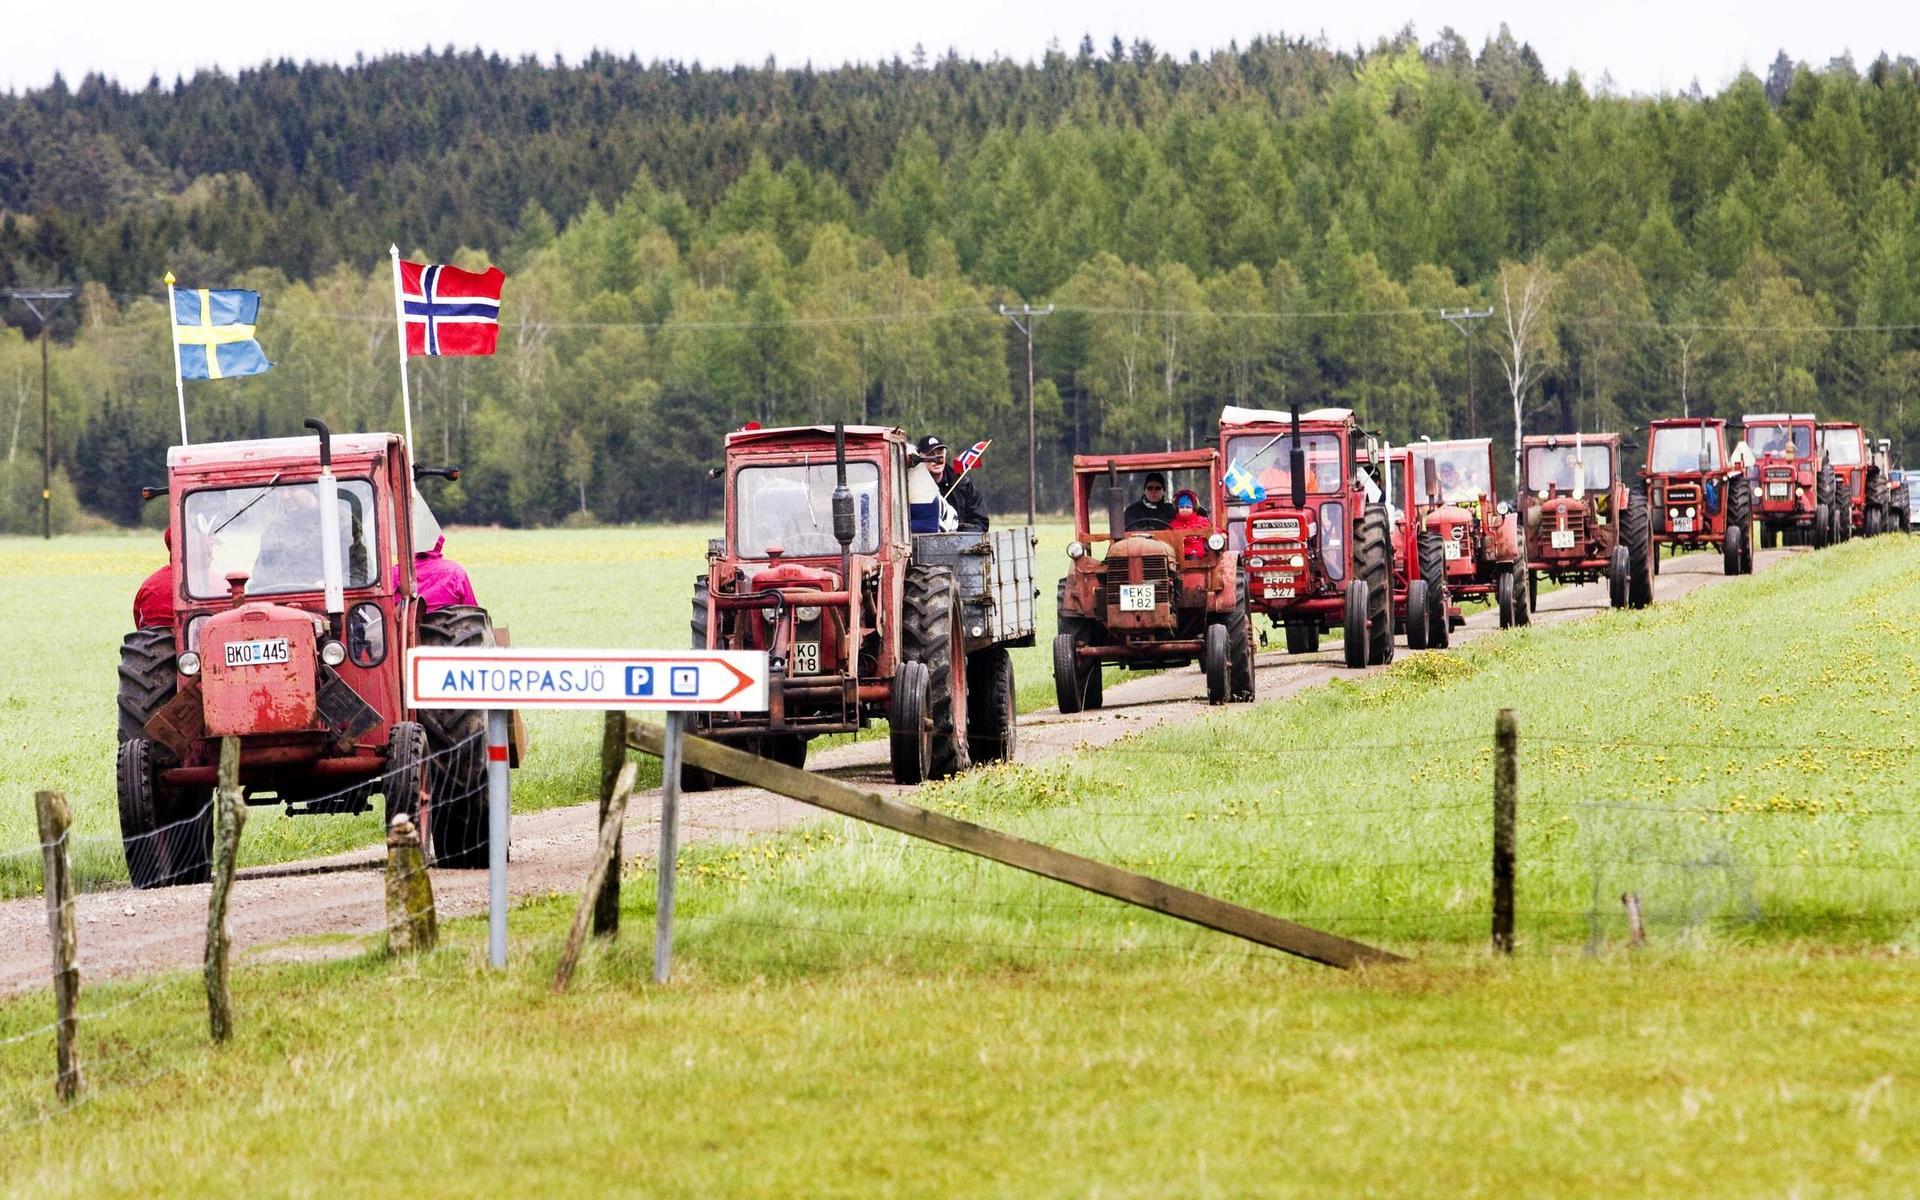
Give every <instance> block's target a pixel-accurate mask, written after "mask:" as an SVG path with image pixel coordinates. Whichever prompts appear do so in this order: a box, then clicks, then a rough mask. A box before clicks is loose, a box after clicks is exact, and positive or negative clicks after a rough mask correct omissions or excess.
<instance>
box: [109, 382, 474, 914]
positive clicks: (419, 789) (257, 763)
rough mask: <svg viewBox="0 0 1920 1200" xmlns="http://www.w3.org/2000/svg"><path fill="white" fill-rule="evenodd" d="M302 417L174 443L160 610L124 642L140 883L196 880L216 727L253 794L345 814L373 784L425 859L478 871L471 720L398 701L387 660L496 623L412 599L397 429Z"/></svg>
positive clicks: (126, 829) (413, 523)
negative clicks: (304, 433)
mask: <svg viewBox="0 0 1920 1200" xmlns="http://www.w3.org/2000/svg"><path fill="white" fill-rule="evenodd" d="M307 425H308V427H309V428H312V429H313V430H314V431H315V434H316V436H314V437H287V438H267V439H261V440H256V441H243V442H211V443H201V444H198V445H188V446H176V447H173V448H172V449H171V450H170V451H168V454H167V475H168V480H167V498H168V506H169V513H168V528H169V533H170V538H169V541H170V543H171V547H172V550H171V556H172V561H171V566H172V574H173V586H174V596H173V607H174V617H173V623H172V626H171V627H169V628H160V627H155V628H151V629H140V630H136V631H135V632H134V633H133V634H130V635H129V636H128V637H127V639H126V641H125V642H124V643H123V645H122V648H121V665H120V679H121V694H120V752H119V754H120V761H119V770H118V779H119V790H120V816H121V825H122V833H123V836H124V838H125V842H126V852H127V859H128V867H129V870H130V872H131V874H132V877H133V881H134V883H135V885H136V886H141V887H149V886H157V885H161V884H167V883H186V882H194V881H197V880H200V879H204V878H206V873H207V870H208V864H209V861H210V860H209V858H208V837H209V835H210V827H209V826H208V824H207V813H208V809H207V806H206V798H207V796H208V795H209V794H210V790H211V788H212V786H213V784H214V783H215V777H216V774H217V770H218V763H219V755H220V742H221V739H222V738H227V737H233V738H238V739H239V741H240V782H241V785H242V786H243V788H244V789H245V791H246V793H247V795H246V799H247V802H248V803H249V804H260V803H266V802H270V801H271V802H279V803H283V804H285V805H286V806H287V807H288V810H289V811H290V812H295V813H299V812H318V813H339V812H346V813H352V812H360V811H364V810H365V809H367V808H369V807H370V799H371V797H372V796H373V795H374V794H376V793H378V794H381V795H382V796H384V798H385V802H386V806H387V809H388V814H387V815H388V817H389V818H391V817H393V816H396V815H398V814H399V813H401V812H405V813H407V814H408V815H409V816H410V817H412V818H413V819H414V821H415V824H416V825H417V826H418V827H419V829H420V831H421V834H422V841H423V844H424V845H425V846H426V847H427V849H428V851H429V853H430V854H432V855H434V856H435V858H436V860H437V861H438V862H440V863H441V864H443V865H449V866H485V865H486V850H487V844H486V838H487V829H486V814H485V787H484V780H485V777H484V770H485V763H484V757H483V754H482V753H481V748H480V746H479V745H478V737H479V735H480V733H481V732H482V729H483V722H484V717H483V715H482V714H480V713H477V712H475V713H460V712H436V713H415V712H414V711H412V710H410V709H408V708H407V707H406V697H405V693H404V690H403V688H402V683H401V666H402V664H403V662H404V660H405V657H406V651H407V650H408V649H409V648H411V647H413V646H416V645H487V644H492V642H493V630H492V625H491V622H490V620H489V618H488V616H487V614H486V612H485V611H484V610H481V609H477V608H471V607H466V606H454V607H449V608H444V609H440V610H437V611H436V612H434V613H427V612H425V611H424V606H423V605H422V603H421V601H420V598H419V594H418V590H417V588H416V586H415V578H414V551H415V549H416V548H425V547H430V546H431V544H432V540H433V539H434V538H437V536H438V526H437V525H436V524H435V523H434V521H433V517H432V514H431V513H430V512H429V511H428V510H427V508H426V504H425V502H424V501H423V500H422V499H420V497H419V494H418V492H417V491H416V490H415V487H414V478H415V474H416V470H415V468H414V467H413V465H412V463H411V461H410V460H409V457H408V454H407V449H406V446H405V444H404V442H403V441H402V440H401V439H400V438H399V437H398V436H396V435H394V434H390V433H371V434H345V435H341V436H338V437H335V436H333V435H332V433H331V432H330V431H329V430H328V429H327V427H326V425H325V424H324V423H322V422H320V421H317V420H309V421H308V422H307ZM419 473H420V474H441V475H444V476H446V477H449V478H451V477H454V476H456V475H457V472H456V471H453V470H452V469H450V468H446V469H439V470H436V471H431V472H429V471H424V470H423V471H420V472H419ZM196 814H197V815H196Z"/></svg>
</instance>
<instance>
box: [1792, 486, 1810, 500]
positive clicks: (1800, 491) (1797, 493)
mask: <svg viewBox="0 0 1920 1200" xmlns="http://www.w3.org/2000/svg"><path fill="white" fill-rule="evenodd" d="M1806 496H1807V489H1806V488H1803V487H1801V486H1799V485H1798V484H1795V485H1794V488H1793V498H1794V499H1795V500H1804V499H1806Z"/></svg>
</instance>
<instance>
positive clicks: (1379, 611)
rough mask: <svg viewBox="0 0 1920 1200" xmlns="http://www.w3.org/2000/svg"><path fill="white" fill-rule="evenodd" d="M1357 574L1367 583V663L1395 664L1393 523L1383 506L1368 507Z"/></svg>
mask: <svg viewBox="0 0 1920 1200" xmlns="http://www.w3.org/2000/svg"><path fill="white" fill-rule="evenodd" d="M1353 566H1354V573H1355V574H1356V575H1357V576H1358V577H1359V578H1361V579H1364V580H1366V581H1367V662H1368V663H1369V664H1370V665H1372V666H1376V667H1383V666H1386V665H1387V664H1388V663H1390V662H1392V661H1393V523H1392V521H1391V520H1390V519H1389V518H1388V517H1387V509H1386V506H1385V505H1382V504H1372V505H1368V506H1367V511H1366V515H1365V516H1363V517H1361V518H1360V537H1359V540H1358V544H1357V545H1355V547H1354V553H1353Z"/></svg>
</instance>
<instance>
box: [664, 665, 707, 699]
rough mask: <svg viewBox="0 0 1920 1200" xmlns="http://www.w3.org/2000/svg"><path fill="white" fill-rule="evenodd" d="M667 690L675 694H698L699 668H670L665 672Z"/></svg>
mask: <svg viewBox="0 0 1920 1200" xmlns="http://www.w3.org/2000/svg"><path fill="white" fill-rule="evenodd" d="M667 690H668V691H670V692H672V693H673V694H674V695H676V696H698V695H699V694H700V668H699V667H673V668H670V669H669V670H668V672H667Z"/></svg>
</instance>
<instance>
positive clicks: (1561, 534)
mask: <svg viewBox="0 0 1920 1200" xmlns="http://www.w3.org/2000/svg"><path fill="white" fill-rule="evenodd" d="M1550 532H1551V533H1552V535H1553V538H1552V542H1551V544H1552V546H1553V548H1554V549H1555V550H1571V549H1573V530H1571V529H1555V530H1551V531H1550Z"/></svg>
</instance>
